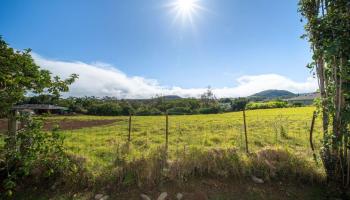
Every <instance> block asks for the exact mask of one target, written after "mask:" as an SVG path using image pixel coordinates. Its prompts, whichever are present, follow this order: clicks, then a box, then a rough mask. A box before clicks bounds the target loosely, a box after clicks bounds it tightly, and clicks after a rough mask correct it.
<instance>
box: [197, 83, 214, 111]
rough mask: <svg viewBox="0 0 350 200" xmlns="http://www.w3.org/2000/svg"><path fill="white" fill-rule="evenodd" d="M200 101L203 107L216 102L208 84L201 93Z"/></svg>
mask: <svg viewBox="0 0 350 200" xmlns="http://www.w3.org/2000/svg"><path fill="white" fill-rule="evenodd" d="M201 101H202V104H203V106H204V107H209V106H211V105H213V104H215V105H216V104H217V101H216V97H215V95H214V93H213V91H212V89H211V87H210V86H208V88H207V91H205V92H204V93H203V94H202V95H201Z"/></svg>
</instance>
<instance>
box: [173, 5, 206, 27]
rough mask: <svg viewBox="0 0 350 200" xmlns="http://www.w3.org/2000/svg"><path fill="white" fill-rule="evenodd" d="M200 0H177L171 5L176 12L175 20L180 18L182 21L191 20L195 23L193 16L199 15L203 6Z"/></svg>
mask: <svg viewBox="0 0 350 200" xmlns="http://www.w3.org/2000/svg"><path fill="white" fill-rule="evenodd" d="M199 1H200V0H176V1H174V2H173V3H172V4H171V5H170V6H171V8H172V10H173V11H174V12H175V13H176V16H175V20H178V19H179V18H180V19H181V20H182V22H185V21H190V23H191V24H192V23H193V18H194V16H195V15H197V13H198V11H199V10H202V9H203V8H202V7H201V6H200V5H199V3H200V2H199Z"/></svg>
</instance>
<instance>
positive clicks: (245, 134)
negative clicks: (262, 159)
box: [243, 109, 249, 153]
mask: <svg viewBox="0 0 350 200" xmlns="http://www.w3.org/2000/svg"><path fill="white" fill-rule="evenodd" d="M243 121H244V136H245V148H246V152H247V153H249V149H248V136H247V122H246V117H245V109H243Z"/></svg>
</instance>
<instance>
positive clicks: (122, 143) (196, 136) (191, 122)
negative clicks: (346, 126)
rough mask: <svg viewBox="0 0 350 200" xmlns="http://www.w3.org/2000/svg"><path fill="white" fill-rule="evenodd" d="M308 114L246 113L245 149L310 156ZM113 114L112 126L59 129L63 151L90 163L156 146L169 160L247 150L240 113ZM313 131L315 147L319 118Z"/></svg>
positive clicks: (318, 141) (100, 163) (133, 156)
mask: <svg viewBox="0 0 350 200" xmlns="http://www.w3.org/2000/svg"><path fill="white" fill-rule="evenodd" d="M312 113H313V110H311V109H310V110H308V112H305V111H303V112H293V111H290V110H287V109H286V110H285V112H283V110H282V111H281V112H273V111H269V112H261V111H260V112H258V111H247V112H246V125H247V139H248V146H249V150H250V152H256V151H259V150H261V149H264V148H267V147H280V148H286V149H289V150H291V151H293V152H295V153H296V154H299V155H300V156H306V157H308V158H310V159H312V155H313V152H312V150H311V147H310V140H309V138H310V127H311V121H312ZM105 118H107V117H105ZM111 118H112V117H108V119H111ZM114 118H115V119H116V122H114V123H113V124H111V125H106V126H98V127H91V128H83V129H78V130H66V131H63V134H65V136H66V140H65V145H66V147H67V149H68V151H69V152H70V153H73V154H75V155H77V156H81V157H83V158H85V159H86V160H87V161H88V162H89V163H90V164H91V165H92V166H96V165H97V166H106V165H109V164H111V163H113V162H115V161H116V158H117V157H123V158H126V159H129V160H133V159H137V158H141V157H144V156H147V155H149V154H150V153H152V152H154V151H157V150H159V149H166V150H167V152H168V155H169V159H174V158H176V157H177V156H179V154H180V152H182V151H184V150H186V149H187V150H188V149H199V150H203V151H205V150H210V149H235V150H237V151H242V152H244V151H246V139H245V135H244V119H243V115H242V113H241V112H237V113H226V114H219V115H187V116H169V117H168V124H167V122H166V116H147V117H143V116H132V117H131V118H130V117H114ZM103 119H104V118H103ZM130 119H131V121H130ZM167 127H168V129H167ZM314 130H315V131H314V133H313V142H314V146H315V147H314V148H315V149H316V150H317V149H319V148H320V147H321V138H322V135H321V132H320V131H321V123H320V120H319V119H316V122H315V128H314ZM166 133H168V134H166ZM129 137H130V138H129Z"/></svg>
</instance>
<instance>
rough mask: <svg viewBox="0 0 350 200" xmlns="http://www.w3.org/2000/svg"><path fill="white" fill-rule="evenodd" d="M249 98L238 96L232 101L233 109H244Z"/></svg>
mask: <svg viewBox="0 0 350 200" xmlns="http://www.w3.org/2000/svg"><path fill="white" fill-rule="evenodd" d="M248 102H249V100H248V99H247V98H237V99H234V100H233V101H232V102H231V108H232V111H242V110H244V109H245V107H246V105H247V104H248Z"/></svg>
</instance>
